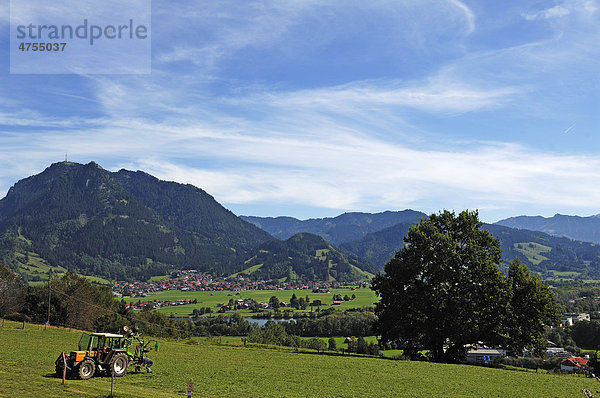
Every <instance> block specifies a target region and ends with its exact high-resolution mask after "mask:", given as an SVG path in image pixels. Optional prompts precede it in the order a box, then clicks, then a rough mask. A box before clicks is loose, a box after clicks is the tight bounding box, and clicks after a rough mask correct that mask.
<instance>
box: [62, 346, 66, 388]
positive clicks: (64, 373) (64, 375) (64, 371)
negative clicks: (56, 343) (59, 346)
mask: <svg viewBox="0 0 600 398" xmlns="http://www.w3.org/2000/svg"><path fill="white" fill-rule="evenodd" d="M62 359H63V381H62V384H63V386H64V385H65V379H66V378H67V358H65V352H64V351H63V353H62Z"/></svg>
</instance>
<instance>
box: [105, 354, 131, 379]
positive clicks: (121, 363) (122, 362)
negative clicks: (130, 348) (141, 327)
mask: <svg viewBox="0 0 600 398" xmlns="http://www.w3.org/2000/svg"><path fill="white" fill-rule="evenodd" d="M128 366H129V357H128V356H127V354H125V353H119V354H116V355H115V356H114V357H112V359H111V360H110V364H109V371H110V372H112V373H114V374H115V377H121V376H123V375H124V374H125V373H127V367H128Z"/></svg>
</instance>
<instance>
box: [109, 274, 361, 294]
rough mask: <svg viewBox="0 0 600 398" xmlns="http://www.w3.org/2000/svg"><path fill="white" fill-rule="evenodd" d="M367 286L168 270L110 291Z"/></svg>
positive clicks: (116, 286) (298, 288)
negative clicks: (165, 275) (160, 275)
mask: <svg viewBox="0 0 600 398" xmlns="http://www.w3.org/2000/svg"><path fill="white" fill-rule="evenodd" d="M348 285H352V286H360V287H368V285H369V282H367V281H358V282H330V281H314V282H307V283H288V282H278V281H264V280H260V281H251V280H250V279H248V278H244V277H239V276H237V277H231V278H215V277H212V276H211V275H210V274H205V273H203V272H199V271H197V270H177V271H173V272H172V273H171V276H170V278H166V279H161V280H154V281H153V280H151V281H148V282H141V281H137V282H125V281H120V282H116V283H115V284H114V286H113V292H114V294H115V295H116V296H119V297H121V296H131V297H134V296H136V297H137V296H140V297H143V296H144V295H146V294H148V293H154V292H160V291H164V290H182V291H222V290H229V291H236V292H237V291H245V290H306V289H312V291H318V292H321V291H325V292H328V291H329V289H332V288H339V287H344V286H348Z"/></svg>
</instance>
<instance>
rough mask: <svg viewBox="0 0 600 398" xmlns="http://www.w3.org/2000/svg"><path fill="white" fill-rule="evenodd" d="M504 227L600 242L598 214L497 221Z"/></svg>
mask: <svg viewBox="0 0 600 398" xmlns="http://www.w3.org/2000/svg"><path fill="white" fill-rule="evenodd" d="M496 224H498V225H503V226H505V227H510V228H517V229H528V230H532V231H540V232H545V233H547V234H550V235H555V236H564V237H567V238H571V239H575V240H581V241H584V242H594V243H600V215H595V216H589V217H580V216H565V215H562V214H556V215H554V217H541V216H519V217H510V218H506V219H504V220H500V221H498V222H497V223H496Z"/></svg>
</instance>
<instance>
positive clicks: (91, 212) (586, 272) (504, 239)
mask: <svg viewBox="0 0 600 398" xmlns="http://www.w3.org/2000/svg"><path fill="white" fill-rule="evenodd" d="M426 217H427V215H426V214H424V213H421V212H418V211H414V210H403V211H386V212H382V213H376V214H370V213H344V214H342V215H340V216H337V217H331V218H321V219H317V218H316V219H309V220H298V219H295V218H292V217H275V218H273V217H252V216H242V217H237V216H236V215H235V214H233V213H232V212H231V211H229V210H227V209H225V208H224V207H223V206H221V205H220V204H219V203H218V202H217V201H216V200H215V199H214V198H213V197H212V196H211V195H209V194H208V193H207V192H205V191H203V190H202V189H200V188H197V187H194V186H192V185H186V184H179V183H175V182H168V181H162V180H159V179H158V178H156V177H153V176H151V175H149V174H147V173H145V172H142V171H129V170H120V171H118V172H110V171H107V170H105V169H103V168H102V167H100V166H99V165H98V164H96V163H94V162H90V163H88V164H85V165H84V164H78V163H72V162H60V163H54V164H52V165H51V166H50V167H48V168H47V169H46V170H44V171H43V172H41V173H39V174H37V175H34V176H31V177H28V178H25V179H23V180H21V181H19V182H17V183H16V184H15V185H14V186H13V187H12V188H10V190H9V191H8V193H7V195H6V197H4V198H3V199H1V200H0V263H3V264H5V265H7V266H9V267H10V268H12V269H13V270H16V271H18V272H19V273H20V274H21V275H23V276H24V277H25V278H26V279H30V280H40V279H44V276H45V274H47V273H48V271H49V270H53V271H55V272H64V271H66V270H70V271H74V272H78V273H80V274H84V275H95V276H100V277H104V278H108V279H121V280H123V279H141V280H145V279H148V278H149V277H151V276H154V275H164V274H166V273H168V272H169V271H170V270H172V269H175V268H180V269H181V268H187V269H197V270H200V271H204V272H209V273H211V274H213V275H216V276H242V275H243V276H246V277H249V278H252V279H278V280H288V281H294V280H296V281H310V280H337V281H351V280H359V279H363V280H366V279H369V278H370V277H372V275H373V274H375V273H377V272H379V271H381V269H382V267H383V265H384V264H385V263H386V262H387V261H388V260H389V259H390V258H391V257H392V256H393V255H394V253H395V251H396V250H398V249H399V248H401V247H402V246H403V244H404V242H403V237H404V236H405V235H406V233H407V231H408V229H409V228H410V227H411V226H412V225H414V224H416V223H418V222H419V221H420V220H421V219H424V218H426ZM598 222H600V218H598V217H576V216H559V215H557V216H554V217H553V218H549V219H548V218H543V217H525V216H523V217H514V218H510V219H506V220H502V221H500V222H498V223H497V224H485V225H484V226H483V228H486V229H488V230H489V231H490V232H492V233H493V234H494V235H496V236H498V237H499V238H500V241H501V246H502V250H503V259H504V263H503V265H502V267H505V266H506V264H507V263H508V262H509V261H510V260H512V259H513V258H515V257H519V258H521V260H522V261H523V262H525V264H527V265H528V266H529V267H530V269H532V270H533V271H536V272H539V273H540V274H542V275H546V276H553V275H554V276H575V275H577V276H580V277H594V278H598V277H600V246H598V245H596V244H594V243H589V242H597V241H598V239H599V238H600V235H599V234H598V231H600V228H599V227H600V225H598V226H597V224H596V223H598ZM535 229H537V230H535ZM574 237H578V238H579V239H582V240H585V241H589V242H584V241H579V240H574Z"/></svg>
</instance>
